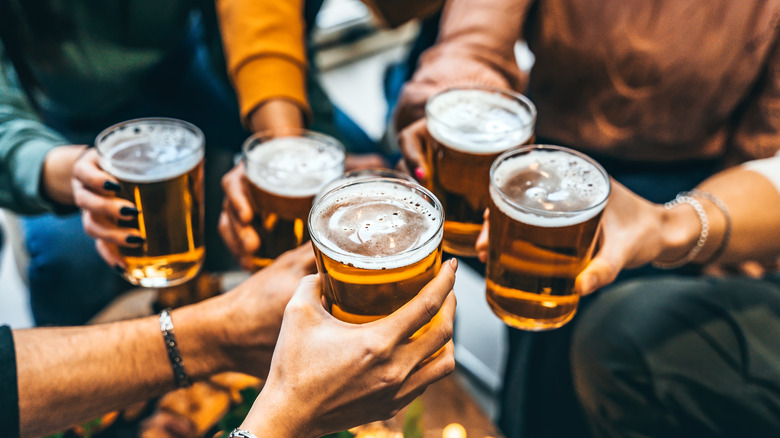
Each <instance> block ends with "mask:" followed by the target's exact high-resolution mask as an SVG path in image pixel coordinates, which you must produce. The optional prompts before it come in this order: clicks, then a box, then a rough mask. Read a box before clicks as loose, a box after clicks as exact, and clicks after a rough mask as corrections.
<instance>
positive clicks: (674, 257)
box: [655, 203, 702, 264]
mask: <svg viewBox="0 0 780 438" xmlns="http://www.w3.org/2000/svg"><path fill="white" fill-rule="evenodd" d="M659 208H663V207H659ZM661 218H662V219H661V227H662V228H661V240H662V245H661V252H660V253H659V254H658V256H656V258H655V260H656V262H661V263H662V264H664V263H667V264H668V263H672V264H674V262H676V261H679V260H683V259H685V258H686V257H687V256H688V255H689V254H690V253H691V250H692V249H693V248H694V247H695V246H696V245H697V242H698V241H699V238H700V236H701V232H702V223H701V221H700V218H699V215H698V213H697V211H696V210H695V209H694V208H693V207H692V206H691V205H688V204H685V203H681V204H678V205H675V206H673V207H671V208H664V210H663V212H662V213H661Z"/></svg>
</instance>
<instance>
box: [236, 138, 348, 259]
mask: <svg viewBox="0 0 780 438" xmlns="http://www.w3.org/2000/svg"><path fill="white" fill-rule="evenodd" d="M344 158H345V153H344V146H343V145H342V144H341V143H339V141H338V140H336V139H335V138H333V137H330V136H328V135H325V134H319V133H316V132H312V131H307V130H291V131H288V132H286V133H285V134H284V135H277V136H274V135H270V134H263V133H258V134H254V135H252V136H251V137H249V138H248V139H247V140H246V142H244V164H245V165H246V176H247V180H248V181H247V185H248V187H249V194H250V202H251V204H252V209H253V210H254V213H255V217H254V220H253V226H254V228H255V231H257V234H258V236H260V249H259V250H257V252H256V253H255V254H254V255H253V257H252V263H253V265H254V267H255V269H262V268H264V267H266V266H268V265H270V264H271V262H273V261H274V259H275V258H276V257H278V256H280V255H282V253H284V252H285V251H288V250H290V249H293V248H297V247H298V246H300V245H301V244H302V243H303V242H305V241H307V240H308V239H309V233H308V231H307V230H306V224H307V218H308V217H309V210H310V209H311V206H312V203H313V202H314V197H315V196H316V195H317V194H318V193H319V192H320V191H321V190H322V189H323V188H324V187H325V186H326V185H327V184H328V183H330V182H331V181H333V180H335V179H337V178H339V177H340V176H341V175H342V174H343V173H344Z"/></svg>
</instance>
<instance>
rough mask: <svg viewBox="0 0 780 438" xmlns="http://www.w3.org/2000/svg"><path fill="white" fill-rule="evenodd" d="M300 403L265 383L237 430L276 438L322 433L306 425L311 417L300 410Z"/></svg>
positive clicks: (311, 435)
mask: <svg viewBox="0 0 780 438" xmlns="http://www.w3.org/2000/svg"><path fill="white" fill-rule="evenodd" d="M304 406H305V404H304V403H294V402H293V401H292V400H291V396H290V393H289V392H285V391H283V390H277V389H276V388H274V387H273V384H271V383H270V382H267V383H266V386H265V387H264V388H263V390H262V391H261V392H260V395H258V396H257V399H256V400H255V402H254V404H253V405H252V409H251V410H250V411H249V414H248V415H247V416H246V417H245V418H244V421H243V422H242V423H241V426H239V429H243V430H247V431H249V432H252V433H254V434H255V435H258V434H262V435H266V436H273V437H276V438H308V437H311V438H316V437H319V436H321V435H323V433H319V432H317V431H314V430H312V428H311V427H310V425H309V423H308V420H309V419H311V418H314V417H313V415H311V414H309V413H308V412H307V411H305V410H304V409H303V408H304Z"/></svg>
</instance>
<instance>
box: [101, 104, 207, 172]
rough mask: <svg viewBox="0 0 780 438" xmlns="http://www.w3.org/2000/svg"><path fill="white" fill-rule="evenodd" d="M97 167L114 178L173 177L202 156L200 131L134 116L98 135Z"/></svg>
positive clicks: (184, 125)
mask: <svg viewBox="0 0 780 438" xmlns="http://www.w3.org/2000/svg"><path fill="white" fill-rule="evenodd" d="M95 143H96V147H97V148H98V152H99V153H100V167H102V168H103V170H105V171H106V172H108V173H110V174H111V175H113V176H115V177H116V178H118V179H120V180H123V181H129V182H134V183H151V182H158V181H164V180H168V179H171V178H175V177H177V176H179V175H182V174H184V173H186V172H188V171H190V170H191V169H192V168H193V167H195V166H196V165H197V164H198V163H200V161H201V160H202V159H203V154H204V143H203V133H202V132H201V131H200V130H199V129H198V128H196V127H195V126H193V125H191V124H189V123H186V122H182V121H180V120H174V119H137V120H131V121H128V122H124V123H120V124H118V125H114V126H112V127H110V128H108V129H106V130H105V131H103V132H102V133H100V135H98V138H97V140H96V142H95Z"/></svg>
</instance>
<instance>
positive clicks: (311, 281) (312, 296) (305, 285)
mask: <svg viewBox="0 0 780 438" xmlns="http://www.w3.org/2000/svg"><path fill="white" fill-rule="evenodd" d="M320 295H322V282H321V281H320V276H319V274H312V275H307V276H305V277H303V278H302V279H301V282H300V283H298V287H297V288H296V289H295V293H294V294H293V296H292V298H291V299H290V303H289V304H290V305H292V304H296V305H301V304H305V305H310V304H316V305H317V306H319V307H321V301H320ZM288 307H289V305H288Z"/></svg>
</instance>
